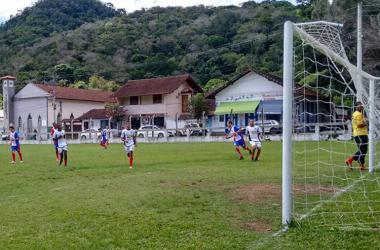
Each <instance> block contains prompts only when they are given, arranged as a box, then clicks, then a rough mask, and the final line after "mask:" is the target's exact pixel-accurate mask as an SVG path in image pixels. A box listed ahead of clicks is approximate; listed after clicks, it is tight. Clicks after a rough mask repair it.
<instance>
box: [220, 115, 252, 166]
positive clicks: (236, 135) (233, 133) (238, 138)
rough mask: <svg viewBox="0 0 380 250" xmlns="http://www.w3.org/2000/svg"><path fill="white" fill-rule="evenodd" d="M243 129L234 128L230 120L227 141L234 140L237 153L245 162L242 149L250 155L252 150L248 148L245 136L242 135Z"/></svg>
mask: <svg viewBox="0 0 380 250" xmlns="http://www.w3.org/2000/svg"><path fill="white" fill-rule="evenodd" d="M242 132H243V129H241V128H239V127H237V126H234V125H233V123H232V121H231V120H229V121H228V122H227V128H226V134H227V135H226V139H228V138H232V139H233V142H234V146H235V150H236V152H237V153H238V154H239V159H240V160H243V159H244V157H243V155H242V153H241V151H240V147H242V148H243V149H245V150H248V151H249V154H251V153H252V152H251V150H250V149H249V148H248V147H247V146H246V144H245V141H244V138H243V135H242Z"/></svg>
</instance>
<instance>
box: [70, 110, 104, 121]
mask: <svg viewBox="0 0 380 250" xmlns="http://www.w3.org/2000/svg"><path fill="white" fill-rule="evenodd" d="M110 117H111V115H110V114H109V113H108V112H107V110H106V109H91V110H90V111H88V112H87V113H84V114H83V115H81V116H79V117H78V118H76V119H75V120H79V121H83V120H90V119H96V120H100V119H109V118H110Z"/></svg>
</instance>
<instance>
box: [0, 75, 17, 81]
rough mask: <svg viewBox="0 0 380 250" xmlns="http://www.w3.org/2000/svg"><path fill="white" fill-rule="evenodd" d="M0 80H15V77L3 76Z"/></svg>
mask: <svg viewBox="0 0 380 250" xmlns="http://www.w3.org/2000/svg"><path fill="white" fill-rule="evenodd" d="M0 80H16V77H14V76H3V77H1V78H0Z"/></svg>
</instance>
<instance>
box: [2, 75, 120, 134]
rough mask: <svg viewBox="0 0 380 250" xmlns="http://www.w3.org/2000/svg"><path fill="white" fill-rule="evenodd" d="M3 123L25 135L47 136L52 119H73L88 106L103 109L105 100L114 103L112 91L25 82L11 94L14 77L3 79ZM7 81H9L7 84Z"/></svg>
mask: <svg viewBox="0 0 380 250" xmlns="http://www.w3.org/2000/svg"><path fill="white" fill-rule="evenodd" d="M2 80H3V93H4V95H3V99H4V102H5V103H6V105H5V106H4V107H6V108H5V109H4V113H5V123H6V124H4V126H5V127H8V126H9V123H13V124H14V126H15V127H16V129H17V130H18V131H19V132H20V134H21V135H22V136H23V137H25V138H28V139H30V138H32V137H33V136H36V135H37V137H38V138H41V139H46V138H47V137H48V131H49V128H50V127H51V126H52V124H53V122H61V121H62V120H64V119H75V118H76V117H79V116H81V115H83V114H84V113H86V112H88V111H89V110H91V109H103V108H104V106H105V103H107V102H114V99H112V98H110V96H111V95H112V92H107V91H101V90H86V89H74V88H68V87H59V86H56V85H47V84H33V83H29V84H28V85H26V86H25V87H24V88H23V89H21V90H20V91H19V92H18V93H17V94H15V95H13V93H14V81H15V78H12V77H6V78H3V79H2ZM9 81H13V82H12V83H11V84H10V82H9Z"/></svg>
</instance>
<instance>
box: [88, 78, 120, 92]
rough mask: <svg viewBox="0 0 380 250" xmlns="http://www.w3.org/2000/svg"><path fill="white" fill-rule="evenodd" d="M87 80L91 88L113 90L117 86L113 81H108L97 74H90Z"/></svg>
mask: <svg viewBox="0 0 380 250" xmlns="http://www.w3.org/2000/svg"><path fill="white" fill-rule="evenodd" d="M88 81H89V84H88V87H89V88H91V89H102V90H108V91H115V90H116V89H118V87H119V86H118V85H117V84H116V83H115V82H114V81H108V80H106V79H104V78H103V77H101V76H98V75H93V76H91V77H90V79H89V80H88Z"/></svg>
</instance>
